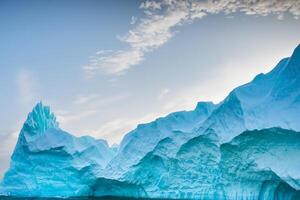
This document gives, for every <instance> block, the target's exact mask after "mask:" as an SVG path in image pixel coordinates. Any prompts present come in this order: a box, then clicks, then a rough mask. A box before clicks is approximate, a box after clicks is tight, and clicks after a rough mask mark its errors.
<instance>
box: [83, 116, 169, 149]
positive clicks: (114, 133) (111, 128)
mask: <svg viewBox="0 0 300 200" xmlns="http://www.w3.org/2000/svg"><path fill="white" fill-rule="evenodd" d="M166 113H167V112H159V113H150V114H147V115H144V116H140V117H137V118H119V119H115V120H112V121H108V122H106V123H104V124H102V125H101V126H100V127H99V128H98V129H96V130H86V131H85V132H87V133H89V134H91V135H93V136H94V137H96V138H103V139H105V140H107V141H108V142H109V144H110V145H112V144H117V143H120V141H121V139H122V136H124V135H125V133H128V132H129V131H131V130H133V129H134V128H136V127H137V125H138V124H141V123H147V122H150V121H153V120H154V119H156V118H157V116H164V115H166Z"/></svg>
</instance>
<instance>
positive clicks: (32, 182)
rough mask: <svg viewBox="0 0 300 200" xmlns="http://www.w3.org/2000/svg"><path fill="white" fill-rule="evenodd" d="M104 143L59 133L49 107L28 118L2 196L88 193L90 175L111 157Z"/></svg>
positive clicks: (92, 178)
mask: <svg viewBox="0 0 300 200" xmlns="http://www.w3.org/2000/svg"><path fill="white" fill-rule="evenodd" d="M113 155H114V152H113V151H112V150H110V149H109V147H108V145H107V143H106V142H105V141H104V140H95V139H93V138H91V137H79V138H77V137H74V136H72V135H70V134H69V133H67V132H64V131H62V130H61V129H60V128H59V126H58V123H57V122H56V118H55V116H54V115H53V114H52V113H51V112H50V109H49V107H45V106H43V105H42V104H41V103H39V104H37V105H36V107H35V108H34V109H33V111H32V112H31V113H30V114H29V115H28V118H27V120H26V122H25V123H24V126H23V128H22V130H21V132H20V135H19V139H18V142H17V145H16V147H15V150H14V153H13V155H12V157H11V163H10V169H9V170H8V171H7V172H6V174H5V176H4V179H3V181H2V183H1V186H2V187H1V192H2V193H4V194H6V195H14V196H16V195H17V196H78V195H88V194H90V193H91V188H90V184H91V182H92V181H93V180H94V177H95V176H94V175H93V171H97V170H101V169H103V168H104V167H105V165H106V164H107V163H108V161H110V159H111V158H112V157H113Z"/></svg>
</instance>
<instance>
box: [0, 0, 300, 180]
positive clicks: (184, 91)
mask: <svg viewBox="0 0 300 200" xmlns="http://www.w3.org/2000/svg"><path fill="white" fill-rule="evenodd" d="M299 17H300V4H299V2H297V0H286V1H281V0H261V1H255V0H254V1H246V0H237V1H232V0H221V1H211V0H186V1H181V0H156V1H152V0H150V1H147V0H128V1H124V0H110V1H104V0H86V1H79V0H62V1H58V0H52V1H50V0H44V1H38V0H29V1H15V0H9V1H8V0H2V1H0V91H1V93H0V95H1V96H0V108H1V112H0V141H1V145H0V178H1V177H2V176H3V173H4V171H5V170H6V169H7V168H8V166H9V159H10V155H11V154H12V151H13V148H14V145H15V143H16V140H17V138H18V134H19V131H20V129H21V128H22V124H23V122H24V121H25V120H26V116H27V114H28V113H29V112H30V111H31V109H32V108H33V106H34V105H35V104H36V103H37V102H39V101H42V102H43V103H44V104H46V105H49V106H50V107H51V109H52V111H53V112H54V113H55V115H56V116H57V119H58V121H59V123H60V127H61V128H62V129H64V130H66V131H68V132H70V133H72V134H74V135H76V136H82V135H91V136H93V137H96V138H103V139H106V140H107V141H108V142H109V144H110V145H111V144H114V143H119V142H120V141H121V139H122V137H123V136H124V135H125V134H126V133H127V132H129V131H130V130H132V129H134V128H135V127H136V125H137V124H139V123H146V122H149V121H152V120H154V119H155V118H157V117H161V116H164V115H166V114H168V113H170V112H174V111H178V110H191V109H194V107H195V106H196V104H197V102H198V101H213V102H215V103H217V102H220V101H222V100H223V99H224V98H225V97H226V95H227V94H228V93H229V92H230V91H231V90H232V89H233V88H235V87H237V86H239V85H241V84H244V83H247V82H248V81H250V80H251V79H253V78H254V76H255V75H256V74H259V73H266V72H268V71H270V70H271V69H272V68H273V67H275V65H276V64H277V63H278V62H279V61H280V59H282V58H285V57H288V56H290V55H291V53H292V51H293V49H294V48H295V47H296V46H297V45H298V44H299V43H300V37H299V36H300V19H299Z"/></svg>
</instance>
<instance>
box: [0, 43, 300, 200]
mask: <svg viewBox="0 0 300 200" xmlns="http://www.w3.org/2000/svg"><path fill="white" fill-rule="evenodd" d="M299 114H300V45H299V46H298V47H297V48H296V49H295V51H294V53H293V54H292V56H291V57H289V58H284V59H282V60H281V61H280V62H279V63H278V65H277V66H276V67H275V68H274V69H273V70H272V71H270V72H269V73H266V74H259V75H257V76H256V77H255V78H254V79H253V80H252V81H251V82H249V83H247V84H245V85H242V86H240V87H237V88H235V89H234V90H233V91H231V92H230V93H229V95H228V96H227V97H226V98H225V99H224V100H223V101H222V102H220V103H218V104H213V103H212V102H199V103H198V104H197V106H196V108H195V109H194V110H192V111H179V112H175V113H171V114H169V115H167V116H165V117H161V118H158V119H156V120H155V121H153V122H150V123H147V124H140V125H138V126H137V127H136V129H134V130H132V131H130V132H129V133H127V134H126V135H125V137H124V138H123V140H122V142H121V143H120V144H119V145H114V146H112V147H109V146H108V144H107V142H106V141H104V140H97V139H94V138H92V137H89V136H85V137H75V136H73V135H71V134H69V133H67V132H65V131H63V130H61V129H60V128H59V125H58V123H57V121H56V119H55V116H54V114H53V113H52V112H51V111H50V109H49V107H47V106H43V105H42V104H41V103H38V104H37V105H36V107H35V108H34V109H33V111H32V112H31V113H30V114H29V115H28V118H27V120H26V122H25V123H24V126H23V128H22V130H21V132H20V135H19V139H18V142H17V145H16V147H15V150H14V153H13V155H12V157H11V165H10V169H9V170H8V171H7V172H6V174H5V176H4V179H3V180H2V182H1V184H0V194H4V195H7V196H31V197H35V196H38V197H55V196H62V197H74V196H121V197H135V198H141V197H143V198H166V199H203V200H207V199H220V200H249V199H250V200H256V199H259V200H260V199H263V200H274V199H276V200H297V199H300V194H299V191H300V170H299V169H300V159H299V158H300V157H299V154H300V123H299Z"/></svg>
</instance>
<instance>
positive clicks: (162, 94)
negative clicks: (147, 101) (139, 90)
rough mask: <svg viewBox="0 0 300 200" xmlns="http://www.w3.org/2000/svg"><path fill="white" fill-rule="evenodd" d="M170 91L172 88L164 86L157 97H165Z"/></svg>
mask: <svg viewBox="0 0 300 200" xmlns="http://www.w3.org/2000/svg"><path fill="white" fill-rule="evenodd" d="M169 93H170V89H169V88H163V89H162V90H161V91H160V93H159V95H158V96H157V99H158V100H160V99H163V98H164V97H165V96H166V95H167V94H169Z"/></svg>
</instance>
